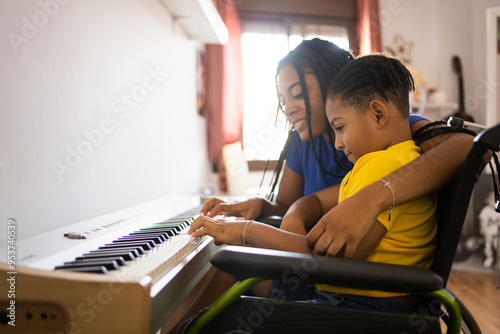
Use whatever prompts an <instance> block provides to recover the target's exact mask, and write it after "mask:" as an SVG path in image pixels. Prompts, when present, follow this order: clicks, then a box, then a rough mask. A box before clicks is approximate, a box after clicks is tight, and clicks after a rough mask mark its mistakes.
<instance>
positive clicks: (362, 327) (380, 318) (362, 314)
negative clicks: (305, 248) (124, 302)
mask: <svg viewBox="0 0 500 334" xmlns="http://www.w3.org/2000/svg"><path fill="white" fill-rule="evenodd" d="M499 150H500V124H498V125H496V126H493V127H491V128H489V129H486V130H484V131H482V132H481V133H480V134H478V135H477V136H476V137H475V138H474V141H473V145H472V147H471V149H470V152H469V154H468V156H467V159H466V162H465V164H464V165H463V167H462V169H461V171H460V172H459V173H458V175H457V176H456V177H455V178H454V179H453V180H452V181H451V182H449V184H448V185H447V186H446V187H445V188H444V189H442V190H441V191H439V193H438V212H437V214H438V236H437V237H438V244H437V250H436V256H435V259H434V262H433V264H432V266H431V268H429V269H426V268H417V267H409V266H400V265H392V264H384V263H373V262H367V261H358V260H352V259H344V258H335V257H326V256H319V255H309V254H299V253H292V252H284V251H275V250H269V249H260V248H251V247H239V246H226V247H223V248H221V249H219V250H218V251H216V252H215V253H214V254H213V255H212V257H211V262H212V264H213V265H214V266H215V267H216V268H218V269H219V270H223V271H225V272H227V273H230V274H232V275H234V276H235V277H236V278H237V279H238V280H239V281H238V282H237V283H236V284H235V285H234V286H233V287H231V288H230V289H229V290H227V292H225V293H224V294H223V295H222V296H221V297H220V298H219V299H218V300H216V301H215V302H214V303H213V304H212V305H211V306H210V307H208V308H206V309H205V310H203V311H202V312H200V314H198V315H197V316H196V317H195V318H194V319H193V320H192V321H191V322H190V324H189V325H188V326H187V327H186V328H185V330H184V332H185V333H369V334H377V333H380V334H382V333H383V334H390V333H398V334H402V333H419V334H420V333H443V330H444V332H446V333H460V332H461V331H463V332H465V333H481V330H480V328H479V326H478V325H477V323H476V321H475V320H474V317H473V316H472V314H470V312H469V311H468V310H467V308H466V306H465V305H464V304H463V303H462V302H461V301H460V300H459V299H458V298H456V297H455V296H454V295H453V294H452V293H451V292H450V291H448V290H447V289H446V283H447V280H448V277H449V274H450V271H451V267H452V263H453V258H454V256H455V253H456V249H457V245H458V243H459V239H460V234H461V231H462V227H463V223H464V220H465V216H466V213H467V208H468V204H469V202H470V198H471V195H472V191H473V188H474V185H475V183H476V181H477V179H478V177H479V175H480V174H481V173H482V171H483V169H484V168H485V166H486V165H487V164H488V161H486V160H487V159H485V157H486V156H487V154H488V152H489V151H493V152H494V153H493V158H494V160H495V162H496V163H497V166H498V159H497V157H496V154H495V152H498V151H499ZM492 171H493V167H492ZM492 174H493V182H494V185H495V188H496V189H498V184H497V183H498V181H496V180H495V173H494V172H493V173H492ZM269 279H274V280H279V279H281V280H284V279H287V280H292V281H293V280H296V281H297V282H300V283H301V284H329V285H334V286H341V287H348V288H356V289H368V290H381V291H388V292H397V293H407V294H411V295H415V296H420V297H422V298H423V299H424V300H425V302H424V303H422V304H421V306H420V307H418V312H414V313H411V314H405V313H391V312H382V311H372V310H362V309H348V308H340V307H332V306H323V305H317V304H308V303H302V302H296V301H284V300H278V299H268V298H257V297H250V296H244V295H243V294H244V293H246V292H247V291H248V290H249V289H250V288H251V287H252V286H253V285H254V284H256V283H258V282H260V281H262V280H269Z"/></svg>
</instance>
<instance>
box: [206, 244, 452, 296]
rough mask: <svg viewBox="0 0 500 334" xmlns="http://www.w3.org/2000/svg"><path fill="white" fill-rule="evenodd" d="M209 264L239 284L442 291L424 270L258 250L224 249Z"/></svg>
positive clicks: (441, 284) (433, 275)
mask: <svg viewBox="0 0 500 334" xmlns="http://www.w3.org/2000/svg"><path fill="white" fill-rule="evenodd" d="M210 261H211V262H212V264H213V265H214V266H215V267H216V268H218V269H220V270H222V271H225V272H227V273H229V274H231V275H233V276H235V277H236V278H238V279H239V280H243V279H247V278H253V277H260V278H264V279H280V280H282V281H285V282H289V283H296V284H329V285H334V286H339V287H346V288H356V289H367V290H381V291H387V292H401V293H426V292H431V291H436V290H439V289H442V288H443V287H444V282H443V280H442V279H441V277H439V276H438V275H437V274H436V273H434V272H433V271H432V270H430V269H426V268H417V267H410V266H401V265H393V264H385V263H375V262H368V261H360V260H352V259H343V258H335V257H327V256H320V255H309V254H301V253H293V252H285V251H276V250H269V249H262V248H253V247H240V246H227V247H224V248H222V249H219V250H217V251H216V252H215V253H214V254H213V255H212V257H211V260H210Z"/></svg>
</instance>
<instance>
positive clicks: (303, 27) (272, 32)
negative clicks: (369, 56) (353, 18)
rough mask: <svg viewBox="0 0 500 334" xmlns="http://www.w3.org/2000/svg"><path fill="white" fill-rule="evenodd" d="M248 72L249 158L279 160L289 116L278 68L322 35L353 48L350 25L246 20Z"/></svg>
mask: <svg viewBox="0 0 500 334" xmlns="http://www.w3.org/2000/svg"><path fill="white" fill-rule="evenodd" d="M242 31H243V32H242V36H241V47H242V54H243V71H244V97H243V98H244V105H243V145H244V148H245V156H246V159H247V160H268V159H269V160H277V159H278V157H279V154H280V151H281V149H282V148H283V146H284V143H285V140H286V136H287V128H288V125H287V124H286V120H285V117H284V115H283V114H282V113H277V106H278V99H277V95H276V85H275V75H276V67H277V65H278V62H279V60H280V59H281V58H283V57H284V56H285V55H286V54H287V53H288V52H289V51H290V50H292V49H294V48H295V47H296V46H297V45H298V44H300V43H301V42H302V41H303V40H304V39H312V38H314V37H319V38H322V39H327V40H329V41H332V42H333V43H336V44H337V45H338V46H340V47H342V48H345V49H346V50H349V39H348V32H347V28H346V27H343V26H336V25H325V24H305V23H283V22H269V21H260V22H259V21H250V22H243V23H242Z"/></svg>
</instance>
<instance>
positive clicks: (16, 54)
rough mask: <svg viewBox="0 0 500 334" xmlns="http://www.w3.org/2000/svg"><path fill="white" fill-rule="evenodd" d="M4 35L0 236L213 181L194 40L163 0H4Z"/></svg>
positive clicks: (0, 42)
mask: <svg viewBox="0 0 500 334" xmlns="http://www.w3.org/2000/svg"><path fill="white" fill-rule="evenodd" d="M0 36H2V38H1V39H0V50H1V51H0V57H1V58H0V101H2V107H1V110H0V115H1V121H0V229H1V230H0V236H2V235H3V236H5V234H6V231H7V228H6V224H7V220H8V218H15V219H16V220H17V223H18V231H17V232H18V238H24V237H27V236H29V235H34V234H37V233H40V232H41V231H45V230H50V229H53V228H56V227H60V226H63V225H66V224H71V223H75V222H79V221H82V220H86V219H89V218H92V217H97V216H99V215H102V214H105V213H109V212H113V211H116V210H118V209H122V208H124V207H127V206H130V205H135V204H138V203H142V202H145V201H149V200H152V199H156V198H158V197H161V196H164V195H167V194H172V193H178V192H182V193H186V192H187V193H196V192H198V191H199V189H200V188H202V187H204V186H205V183H206V182H208V181H207V178H208V174H209V173H208V165H207V161H208V159H207V158H206V153H205V147H206V141H205V136H206V135H205V120H204V118H202V117H200V116H198V115H197V112H196V78H195V70H196V65H195V55H196V47H197V42H194V41H191V40H188V39H187V38H186V36H185V34H184V32H183V31H182V29H180V28H179V27H178V26H176V24H174V23H173V22H172V16H171V14H170V13H169V12H168V11H167V9H166V8H165V7H164V6H162V5H161V3H160V1H157V0H85V1H77V0H73V1H71V0H64V1H63V0H57V1H56V0H23V1H17V0H7V1H5V0H4V1H1V2H0ZM75 152H76V153H75Z"/></svg>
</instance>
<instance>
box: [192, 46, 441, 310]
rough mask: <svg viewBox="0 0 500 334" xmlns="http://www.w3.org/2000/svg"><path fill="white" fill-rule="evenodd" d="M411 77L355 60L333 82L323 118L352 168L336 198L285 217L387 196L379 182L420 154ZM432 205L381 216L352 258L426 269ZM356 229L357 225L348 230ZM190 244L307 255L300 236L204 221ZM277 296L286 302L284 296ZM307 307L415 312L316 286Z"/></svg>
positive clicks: (317, 199)
mask: <svg viewBox="0 0 500 334" xmlns="http://www.w3.org/2000/svg"><path fill="white" fill-rule="evenodd" d="M413 90H414V86H413V80H412V77H411V74H410V73H409V72H408V70H407V69H406V67H405V66H404V65H403V64H401V62H399V61H398V60H396V59H393V58H388V57H385V56H383V55H372V56H365V57H361V58H358V59H356V60H354V61H352V62H350V63H349V64H347V65H346V66H345V67H344V68H343V69H342V70H341V71H340V72H339V73H338V75H337V76H336V77H335V79H334V80H333V82H332V85H331V87H330V89H329V92H328V99H327V102H326V114H327V117H328V121H329V123H330V125H331V127H332V128H333V130H334V134H335V139H334V142H335V147H336V148H337V149H338V150H342V151H343V152H344V154H345V155H346V157H347V158H348V159H349V161H351V162H352V163H353V164H354V166H353V168H352V170H351V171H350V172H349V173H348V174H347V175H346V176H345V177H344V179H343V180H342V182H341V185H340V192H339V194H332V191H333V188H328V189H325V190H322V191H319V192H316V193H314V194H312V195H309V196H306V197H303V198H301V199H299V200H298V201H297V202H296V203H295V204H294V205H293V206H292V208H291V210H290V211H289V212H290V213H288V214H287V215H298V216H300V219H302V220H304V221H307V220H308V219H313V220H314V219H317V216H320V215H322V214H323V213H324V212H326V211H328V210H329V209H331V208H332V207H333V206H335V205H336V204H337V203H334V201H332V198H335V199H336V198H338V202H342V201H343V200H344V199H346V198H349V197H350V196H353V195H354V194H355V193H356V192H358V191H359V190H361V189H363V188H364V187H366V186H368V185H370V184H372V183H374V182H380V183H381V184H382V185H384V186H385V191H387V192H388V193H390V194H391V195H392V196H394V194H393V189H392V188H391V185H390V183H389V182H387V181H386V180H385V179H384V178H385V177H386V176H387V174H389V173H391V172H392V171H394V170H396V169H398V168H400V167H401V166H403V165H405V164H408V163H409V162H410V161H412V160H414V159H416V158H417V157H418V156H419V154H420V149H419V148H418V147H417V146H416V145H415V143H414V142H413V140H412V137H411V131H410V127H409V125H408V117H409V114H408V110H409V92H411V91H413ZM436 207H437V201H436V197H435V195H434V194H430V195H427V196H424V197H422V198H419V199H416V200H414V201H412V202H409V203H406V204H402V205H393V206H391V207H390V208H389V210H387V211H384V212H382V213H381V214H380V215H379V216H378V217H377V219H376V221H374V222H373V224H372V228H371V229H370V230H369V232H368V234H367V235H366V237H365V238H363V240H362V242H361V243H360V245H359V247H358V248H357V251H356V253H355V255H354V258H357V259H363V260H367V261H373V262H384V263H393V264H403V265H409V266H416V267H429V266H430V265H431V263H432V260H433V258H434V251H435V241H436V240H435V236H436V230H437V227H436V216H435V211H436ZM351 225H352V226H354V225H355V222H351ZM190 233H191V235H192V236H195V237H196V236H202V235H211V236H212V237H214V239H215V241H216V242H217V243H220V244H235V245H242V244H243V243H246V244H248V245H251V246H254V247H261V248H270V249H277V250H286V251H294V252H302V253H312V250H311V249H310V248H309V247H307V242H306V237H305V236H304V235H303V234H294V233H291V232H287V231H283V230H280V229H276V228H274V227H271V226H269V225H266V224H262V223H258V222H255V221H252V220H250V221H243V222H223V221H216V220H214V219H212V218H208V217H205V216H201V217H199V218H198V219H197V220H195V221H194V222H193V223H192V225H191V228H190ZM281 292H282V294H280V296H283V295H285V296H287V290H286V289H284V290H283V291H281ZM305 293H306V295H305V296H304V297H305V299H306V300H312V301H313V302H315V303H322V304H328V305H336V306H340V307H359V308H364V307H370V308H375V309H380V310H390V311H394V312H412V311H414V310H413V308H412V307H411V306H410V305H407V304H405V299H404V296H403V297H401V296H400V295H398V294H394V293H385V292H380V291H365V290H353V289H343V288H337V287H333V286H329V285H316V287H315V288H314V289H310V290H308V291H306V292H305Z"/></svg>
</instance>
